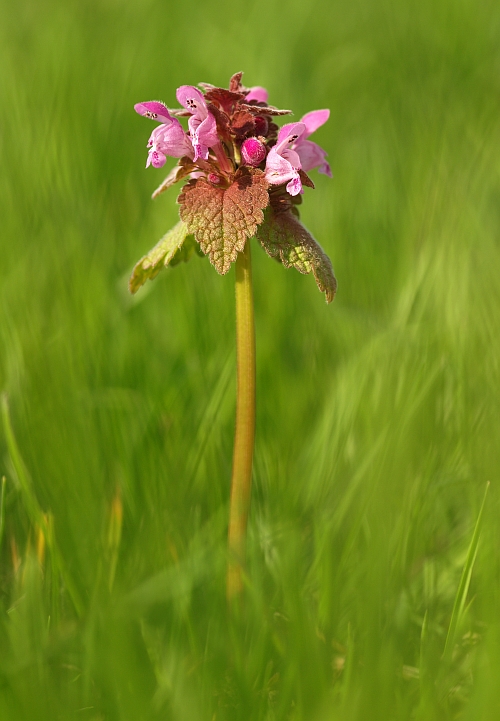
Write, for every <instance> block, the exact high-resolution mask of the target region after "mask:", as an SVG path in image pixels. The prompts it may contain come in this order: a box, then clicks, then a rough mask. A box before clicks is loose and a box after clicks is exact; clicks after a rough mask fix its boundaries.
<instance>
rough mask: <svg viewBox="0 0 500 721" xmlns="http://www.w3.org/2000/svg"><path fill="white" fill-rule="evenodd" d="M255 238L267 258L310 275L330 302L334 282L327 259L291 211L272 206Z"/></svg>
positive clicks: (331, 269)
mask: <svg viewBox="0 0 500 721" xmlns="http://www.w3.org/2000/svg"><path fill="white" fill-rule="evenodd" d="M256 238H257V240H258V241H259V243H260V244H261V245H262V247H263V248H264V250H265V251H266V253H267V254H268V255H269V256H271V258H277V259H278V260H280V261H281V262H282V263H283V265H284V266H285V268H290V267H292V266H293V267H294V268H296V269H297V270H298V271H299V273H304V274H307V273H312V274H313V275H314V278H315V280H316V285H317V286H318V288H319V289H320V291H321V292H322V293H325V295H326V302H327V303H331V301H332V300H333V299H334V297H335V293H336V292H337V280H336V278H335V275H334V274H333V268H332V264H331V262H330V258H329V257H328V256H327V255H326V253H325V252H324V251H323V249H322V248H321V246H320V245H319V243H317V242H316V241H315V240H314V238H313V237H312V235H311V234H310V233H309V231H308V230H306V229H305V228H304V226H303V225H302V223H301V222H300V220H299V219H298V218H297V216H296V215H295V214H294V212H293V211H292V210H291V209H288V210H285V211H282V212H276V210H275V209H273V208H272V207H270V208H268V209H267V210H266V213H265V220H264V222H263V223H262V225H259V227H258V229H257V234H256Z"/></svg>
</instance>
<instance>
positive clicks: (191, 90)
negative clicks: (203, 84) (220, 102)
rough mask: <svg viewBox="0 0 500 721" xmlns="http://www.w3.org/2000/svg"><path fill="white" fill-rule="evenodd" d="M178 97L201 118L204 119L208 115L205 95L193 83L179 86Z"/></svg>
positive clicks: (182, 103) (191, 111)
mask: <svg viewBox="0 0 500 721" xmlns="http://www.w3.org/2000/svg"><path fill="white" fill-rule="evenodd" d="M176 98H177V100H178V101H179V103H180V104H181V105H182V106H183V107H185V108H186V110H188V111H189V112H190V113H191V115H194V116H196V117H197V118H199V119H200V120H204V119H205V118H206V117H207V114H208V110H207V104H206V102H205V96H204V95H203V93H202V92H201V90H198V88H195V87H194V86H193V85H181V86H180V88H177V93H176Z"/></svg>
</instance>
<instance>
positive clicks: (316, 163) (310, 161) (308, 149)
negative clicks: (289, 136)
mask: <svg viewBox="0 0 500 721" xmlns="http://www.w3.org/2000/svg"><path fill="white" fill-rule="evenodd" d="M295 151H296V153H297V154H298V156H299V157H300V163H301V165H302V170H305V171H306V173H307V172H308V171H309V170H312V169H313V168H318V173H323V174H324V175H328V177H329V178H331V177H333V176H332V171H331V169H330V165H329V163H328V162H327V160H326V152H325V151H324V150H323V148H322V147H320V146H319V145H318V144H317V143H313V142H312V140H300V141H299V142H298V143H297V146H296V147H295Z"/></svg>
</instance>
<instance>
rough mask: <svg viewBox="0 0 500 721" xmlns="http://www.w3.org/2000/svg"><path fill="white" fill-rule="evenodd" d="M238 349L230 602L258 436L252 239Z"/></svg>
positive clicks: (239, 270)
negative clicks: (255, 441) (251, 257)
mask: <svg viewBox="0 0 500 721" xmlns="http://www.w3.org/2000/svg"><path fill="white" fill-rule="evenodd" d="M236 349H237V383H238V389H237V399H236V432H235V437H234V452H233V473H232V478H231V502H230V508H229V538H228V546H229V565H228V569H227V598H228V600H229V601H232V600H233V599H235V598H236V597H238V596H240V595H241V592H242V590H243V578H242V575H243V566H244V563H245V545H246V531H247V522H248V512H249V509H250V495H251V488H252V459H253V447H254V438H255V327H254V313H253V291H252V266H251V259H250V240H247V242H246V245H245V249H244V250H243V252H242V253H239V255H238V258H237V260H236Z"/></svg>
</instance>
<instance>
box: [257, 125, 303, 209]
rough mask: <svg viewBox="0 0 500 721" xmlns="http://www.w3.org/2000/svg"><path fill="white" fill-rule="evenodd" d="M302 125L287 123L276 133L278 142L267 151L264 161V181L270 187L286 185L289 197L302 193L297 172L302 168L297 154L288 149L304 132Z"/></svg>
mask: <svg viewBox="0 0 500 721" xmlns="http://www.w3.org/2000/svg"><path fill="white" fill-rule="evenodd" d="M305 130H306V126H305V124H304V123H288V125H284V126H283V127H282V128H281V130H280V131H279V133H278V141H277V143H276V145H275V146H274V147H272V148H271V150H270V151H269V155H268V156H267V160H266V180H267V182H268V183H270V184H271V185H281V184H282V183H287V186H286V189H287V191H288V193H290V195H298V194H299V193H302V192H303V191H302V182H301V180H300V175H299V170H300V169H301V168H302V165H301V161H300V156H299V154H298V153H297V152H296V151H295V150H292V149H291V148H290V146H291V145H294V144H295V143H297V141H298V140H299V138H300V137H301V136H302V134H303V133H304V132H305Z"/></svg>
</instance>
